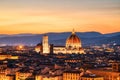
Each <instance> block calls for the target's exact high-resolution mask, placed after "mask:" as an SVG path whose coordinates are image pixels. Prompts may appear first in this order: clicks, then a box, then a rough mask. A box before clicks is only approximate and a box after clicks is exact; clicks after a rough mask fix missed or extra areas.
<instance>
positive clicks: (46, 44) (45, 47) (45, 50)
mask: <svg viewBox="0 0 120 80" xmlns="http://www.w3.org/2000/svg"><path fill="white" fill-rule="evenodd" d="M42 46H43V54H48V53H50V49H49V42H48V36H47V35H44V36H43V40H42Z"/></svg>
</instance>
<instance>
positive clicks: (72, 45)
mask: <svg viewBox="0 0 120 80" xmlns="http://www.w3.org/2000/svg"><path fill="white" fill-rule="evenodd" d="M52 46H53V45H52ZM41 47H42V49H41ZM52 48H53V49H52ZM35 50H36V52H41V53H43V54H45V53H50V52H53V53H54V54H58V53H63V54H72V53H75V54H84V53H85V52H84V50H83V48H82V42H81V40H80V38H79V37H78V36H77V35H76V34H75V32H74V30H73V32H72V34H71V35H70V36H69V37H68V38H67V39H66V44H65V46H53V47H51V49H50V45H49V42H48V36H47V35H44V36H43V40H42V44H41V45H37V46H36V47H35ZM50 50H53V51H50Z"/></svg>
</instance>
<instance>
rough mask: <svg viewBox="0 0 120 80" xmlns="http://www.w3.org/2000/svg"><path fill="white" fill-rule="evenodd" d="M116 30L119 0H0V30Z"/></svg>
mask: <svg viewBox="0 0 120 80" xmlns="http://www.w3.org/2000/svg"><path fill="white" fill-rule="evenodd" d="M73 28H75V30H76V32H86V31H97V32H101V33H112V32H119V31H120V0H0V33H1V34H19V33H33V34H36V33H46V32H67V31H71V30H72V29H73Z"/></svg>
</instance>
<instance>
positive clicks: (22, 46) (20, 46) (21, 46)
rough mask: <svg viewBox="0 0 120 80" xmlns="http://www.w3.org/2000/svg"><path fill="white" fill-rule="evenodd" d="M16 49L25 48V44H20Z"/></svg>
mask: <svg viewBox="0 0 120 80" xmlns="http://www.w3.org/2000/svg"><path fill="white" fill-rule="evenodd" d="M16 49H17V50H24V45H18V46H17V48H16Z"/></svg>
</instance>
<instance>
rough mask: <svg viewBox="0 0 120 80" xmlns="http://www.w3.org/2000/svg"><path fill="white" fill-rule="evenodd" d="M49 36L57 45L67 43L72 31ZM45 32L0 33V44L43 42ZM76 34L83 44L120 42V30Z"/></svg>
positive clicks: (49, 34) (50, 40) (51, 41)
mask: <svg viewBox="0 0 120 80" xmlns="http://www.w3.org/2000/svg"><path fill="white" fill-rule="evenodd" d="M46 34H47V35H48V36H49V43H52V44H55V45H65V41H66V39H67V38H68V37H69V36H70V35H71V32H61V33H54V32H51V33H46ZM43 35H44V34H30V33H25V34H14V35H6V34H0V45H3V44H7V45H17V44H25V45H36V44H37V43H39V42H41V40H42V36H43ZM76 35H77V36H79V38H80V39H81V41H82V44H83V45H100V44H108V43H117V44H120V32H115V33H109V34H101V33H99V32H95V31H92V32H76Z"/></svg>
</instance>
